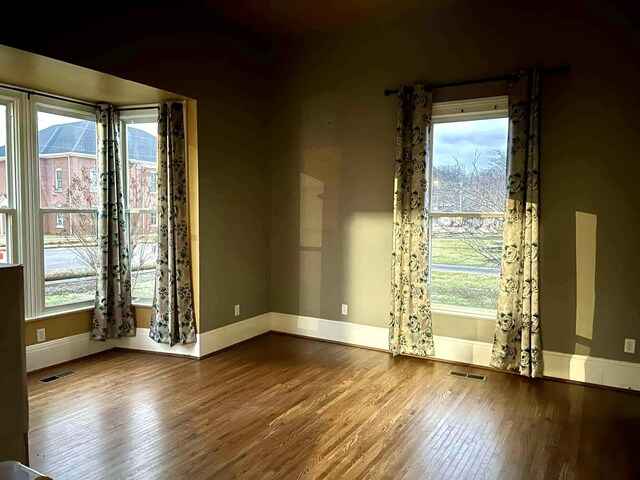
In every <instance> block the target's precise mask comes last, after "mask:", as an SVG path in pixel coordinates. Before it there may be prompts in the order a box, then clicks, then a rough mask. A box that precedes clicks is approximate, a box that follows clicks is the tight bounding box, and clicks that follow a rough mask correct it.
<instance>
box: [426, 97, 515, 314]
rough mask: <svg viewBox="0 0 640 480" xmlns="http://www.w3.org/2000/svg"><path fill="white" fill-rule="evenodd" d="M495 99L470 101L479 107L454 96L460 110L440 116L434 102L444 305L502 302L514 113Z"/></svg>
mask: <svg viewBox="0 0 640 480" xmlns="http://www.w3.org/2000/svg"><path fill="white" fill-rule="evenodd" d="M488 100H489V101H486V102H484V105H483V102H482V100H481V101H480V102H478V101H470V102H469V106H471V107H472V108H465V102H451V103H452V104H453V103H455V104H457V105H455V106H454V108H450V111H451V112H455V113H452V114H447V113H446V112H445V113H443V114H441V115H438V111H437V110H438V104H436V105H434V125H433V129H432V135H433V139H432V155H431V172H430V178H431V182H430V185H431V188H430V190H429V195H430V196H431V197H430V200H431V211H430V215H429V222H430V235H431V238H430V256H429V261H430V269H429V272H430V279H429V280H430V285H431V295H432V302H433V303H434V304H436V305H438V304H439V305H447V306H452V307H455V308H460V307H462V309H464V308H472V309H482V310H495V309H496V306H497V300H498V288H499V275H500V254H501V251H502V219H503V217H504V209H505V202H506V147H507V134H508V120H507V109H506V103H507V99H506V97H498V98H496V99H488ZM447 107H448V105H447ZM483 109H484V112H485V113H483ZM442 110H446V108H444V109H442ZM442 110H441V111H442ZM465 111H467V115H465V113H464V112H465Z"/></svg>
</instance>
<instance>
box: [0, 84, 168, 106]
mask: <svg viewBox="0 0 640 480" xmlns="http://www.w3.org/2000/svg"><path fill="white" fill-rule="evenodd" d="M0 88H6V89H7V90H13V91H14V92H21V93H26V94H27V95H38V96H39V97H45V98H51V99H53V100H62V101H64V102H69V103H74V104H76V105H82V106H84V107H91V108H98V105H96V104H95V103H89V102H83V101H81V100H73V99H71V98H67V97H61V96H59V95H52V94H50V93H44V92H39V91H37V90H29V89H26V88H20V87H14V86H12V85H6V84H4V83H0ZM151 109H156V110H157V109H158V106H157V105H153V106H150V107H130V108H127V107H123V108H118V111H119V112H128V111H132V110H151Z"/></svg>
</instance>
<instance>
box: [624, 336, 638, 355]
mask: <svg viewBox="0 0 640 480" xmlns="http://www.w3.org/2000/svg"><path fill="white" fill-rule="evenodd" d="M624 353H636V339H635V338H625V339H624Z"/></svg>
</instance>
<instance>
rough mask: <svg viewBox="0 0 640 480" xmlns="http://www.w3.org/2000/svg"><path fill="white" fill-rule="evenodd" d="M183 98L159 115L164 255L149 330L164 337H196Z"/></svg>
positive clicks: (160, 257)
mask: <svg viewBox="0 0 640 480" xmlns="http://www.w3.org/2000/svg"><path fill="white" fill-rule="evenodd" d="M185 152H186V150H185V123H184V105H183V104H182V102H166V103H163V104H162V105H160V112H159V115H158V259H157V265H156V284H155V294H154V296H153V308H152V313H151V331H150V332H149V336H150V337H151V338H152V339H153V340H155V341H156V342H158V343H168V344H170V345H172V346H173V345H175V344H176V343H194V342H195V341H196V324H195V317H194V313H193V290H192V286H191V252H190V246H189V216H188V215H189V213H188V208H187V165H186V158H185Z"/></svg>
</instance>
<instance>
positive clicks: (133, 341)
mask: <svg viewBox="0 0 640 480" xmlns="http://www.w3.org/2000/svg"><path fill="white" fill-rule="evenodd" d="M196 337H197V338H196V343H190V344H188V345H181V344H177V345H174V346H173V347H171V346H169V344H167V343H158V342H156V341H154V340H152V339H151V338H150V337H149V329H148V328H137V329H136V336H135V337H123V338H120V339H118V340H107V341H106V342H105V343H106V344H107V346H108V348H107V350H109V349H111V348H127V349H130V350H140V351H143V352H158V353H167V354H169V355H186V356H189V357H194V358H198V357H199V356H200V337H201V335H200V334H198V335H197V336H196Z"/></svg>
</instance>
